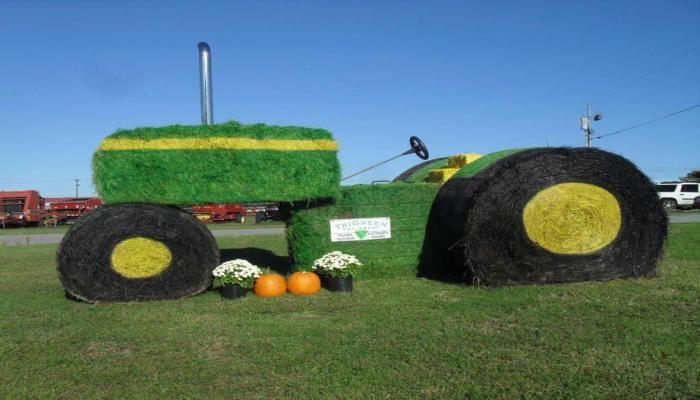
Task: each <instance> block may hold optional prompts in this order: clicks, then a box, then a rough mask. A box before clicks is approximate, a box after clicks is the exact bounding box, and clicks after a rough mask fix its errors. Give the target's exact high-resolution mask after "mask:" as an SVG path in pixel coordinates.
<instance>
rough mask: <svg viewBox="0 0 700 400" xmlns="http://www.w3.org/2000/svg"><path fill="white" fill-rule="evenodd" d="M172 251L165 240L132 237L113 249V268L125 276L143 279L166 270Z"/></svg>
mask: <svg viewBox="0 0 700 400" xmlns="http://www.w3.org/2000/svg"><path fill="white" fill-rule="evenodd" d="M172 258H173V256H172V253H171V252H170V249H169V248H168V246H166V245H165V244H164V243H163V242H159V241H157V240H154V239H149V238H145V237H132V238H129V239H126V240H123V241H121V242H119V244H117V245H116V246H115V247H114V250H112V258H111V262H112V269H114V270H115V271H116V272H117V273H118V274H119V275H121V276H123V277H125V278H132V279H143V278H150V277H152V276H156V275H158V274H160V273H161V272H163V271H165V270H166V269H167V268H168V267H169V266H170V261H172Z"/></svg>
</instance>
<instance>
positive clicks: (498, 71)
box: [0, 0, 700, 197]
mask: <svg viewBox="0 0 700 400" xmlns="http://www.w3.org/2000/svg"><path fill="white" fill-rule="evenodd" d="M200 3H203V2H184V1H163V2H156V1H151V2H146V1H133V2H132V1H120V2H96V1H89V2H87V1H85V2H81V1H66V2H53V1H51V2H48V1H47V2H36V1H8V2H3V6H2V12H0V35H1V36H2V38H3V40H2V41H0V54H2V61H1V62H0V138H2V144H3V146H2V149H3V151H2V153H0V190H17V189H37V190H39V191H40V192H41V193H42V194H43V195H44V196H48V197H51V196H64V195H65V196H70V195H72V194H73V193H74V182H73V179H74V178H79V179H81V185H82V186H81V192H80V194H81V195H91V194H94V193H95V191H94V187H93V186H92V182H91V180H90V175H91V170H90V161H91V157H92V153H93V151H94V150H95V148H96V147H97V146H98V144H99V142H100V141H101V140H102V139H103V138H104V137H105V136H107V135H109V134H110V133H112V132H114V131H115V130H116V129H118V128H133V127H138V126H161V125H169V124H174V123H179V124H198V123H199V121H200V108H199V77H198V73H199V72H198V68H199V66H198V60H197V43H198V42H199V41H207V42H208V43H209V44H210V45H211V47H212V53H213V60H212V61H213V62H212V64H213V83H214V90H213V91H214V119H215V122H223V121H226V120H231V119H235V120H238V121H241V122H243V123H254V122H263V123H267V124H283V125H301V126H310V127H320V128H325V129H328V130H330V131H331V132H333V134H334V135H335V137H336V139H338V141H339V142H340V143H341V151H340V160H341V164H342V167H343V172H344V175H348V174H350V173H352V172H355V171H357V170H359V169H362V168H364V167H365V166H368V165H370V164H373V163H375V162H378V161H381V160H383V159H385V158H389V157H391V156H393V155H396V154H398V153H400V152H402V151H403V150H405V149H407V148H408V137H409V136H411V135H417V136H420V137H421V138H422V139H423V140H424V141H425V142H426V144H427V145H428V147H429V149H430V152H431V155H432V156H434V157H438V156H445V155H450V154H454V153H457V152H479V153H488V152H492V151H497V150H502V149H505V148H512V147H529V146H545V145H549V146H579V145H582V144H583V143H584V141H583V134H582V132H581V131H580V130H579V125H578V120H579V118H580V117H581V115H582V114H583V113H584V111H585V108H586V104H587V103H588V102H592V103H593V109H594V111H596V112H602V113H604V114H605V117H604V119H603V120H602V121H600V122H597V123H596V125H595V129H596V131H597V133H598V134H605V133H608V132H612V131H615V130H618V129H621V128H625V127H627V126H631V125H634V124H637V123H640V122H644V121H646V120H650V119H653V118H656V117H659V116H662V115H665V114H669V113H672V112H674V111H678V110H680V109H683V108H686V107H689V106H692V105H695V104H698V103H700V2H698V1H696V0H686V1H682V0H665V1H662V0H659V1H576V2H574V1H527V2H524V1H497V2H486V1H454V2H451V1H421V2H414V1H357V2H340V1H338V2H329V1H315V2H314V1H257V2H238V1H221V2H210V3H208V4H207V5H206V6H201V5H199V4H200ZM594 145H595V146H598V147H601V148H603V149H605V150H608V151H612V152H616V153H618V154H621V155H623V156H624V157H627V158H629V159H630V160H632V161H633V162H635V163H636V164H637V165H638V166H639V167H640V169H642V171H644V172H645V173H646V174H647V175H648V176H649V177H650V178H652V179H655V180H662V179H673V178H677V177H678V176H681V175H685V173H687V172H688V171H689V170H690V169H698V168H700V154H699V153H700V151H699V149H700V108H696V109H695V110H692V111H688V112H686V113H683V114H680V115H678V116H675V117H673V118H669V119H666V120H664V121H660V122H658V123H655V124H650V125H647V126H644V127H641V128H638V129H634V130H631V131H628V132H625V133H623V134H620V135H616V136H610V137H608V138H604V139H601V140H597V141H594ZM419 161H420V160H419V159H418V158H416V157H414V156H406V157H402V158H401V159H399V160H397V161H395V162H392V163H390V164H388V165H385V166H383V167H381V168H378V169H376V170H374V171H372V172H369V173H367V174H364V175H361V176H359V177H357V178H354V179H352V180H350V181H348V182H349V183H360V182H370V181H372V180H377V179H392V178H394V177H395V176H396V175H398V174H399V173H401V172H402V171H404V170H405V169H407V168H409V167H411V166H412V165H414V164H416V163H417V162H419Z"/></svg>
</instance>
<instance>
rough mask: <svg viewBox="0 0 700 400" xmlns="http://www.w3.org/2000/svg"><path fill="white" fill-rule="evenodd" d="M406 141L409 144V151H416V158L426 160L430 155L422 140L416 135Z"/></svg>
mask: <svg viewBox="0 0 700 400" xmlns="http://www.w3.org/2000/svg"><path fill="white" fill-rule="evenodd" d="M408 143H410V144H411V150H409V152H410V153H416V155H417V156H418V158H420V159H421V160H427V159H428V158H429V157H430V153H428V147H427V146H426V145H425V143H423V141H422V140H420V138H419V137H418V136H411V138H410V139H408Z"/></svg>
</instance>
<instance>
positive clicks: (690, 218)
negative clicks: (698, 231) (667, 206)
mask: <svg viewBox="0 0 700 400" xmlns="http://www.w3.org/2000/svg"><path fill="white" fill-rule="evenodd" d="M671 222H672V223H674V224H685V223H689V222H700V213H696V212H694V213H688V214H673V215H671Z"/></svg>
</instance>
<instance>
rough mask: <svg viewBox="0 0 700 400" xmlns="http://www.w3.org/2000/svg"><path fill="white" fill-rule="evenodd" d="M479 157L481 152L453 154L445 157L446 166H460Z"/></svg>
mask: <svg viewBox="0 0 700 400" xmlns="http://www.w3.org/2000/svg"><path fill="white" fill-rule="evenodd" d="M480 158H481V154H477V153H464V154H455V155H453V156H451V157H450V158H448V159H447V168H462V167H463V166H465V165H467V164H469V163H473V162H474V161H476V160H478V159H480Z"/></svg>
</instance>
